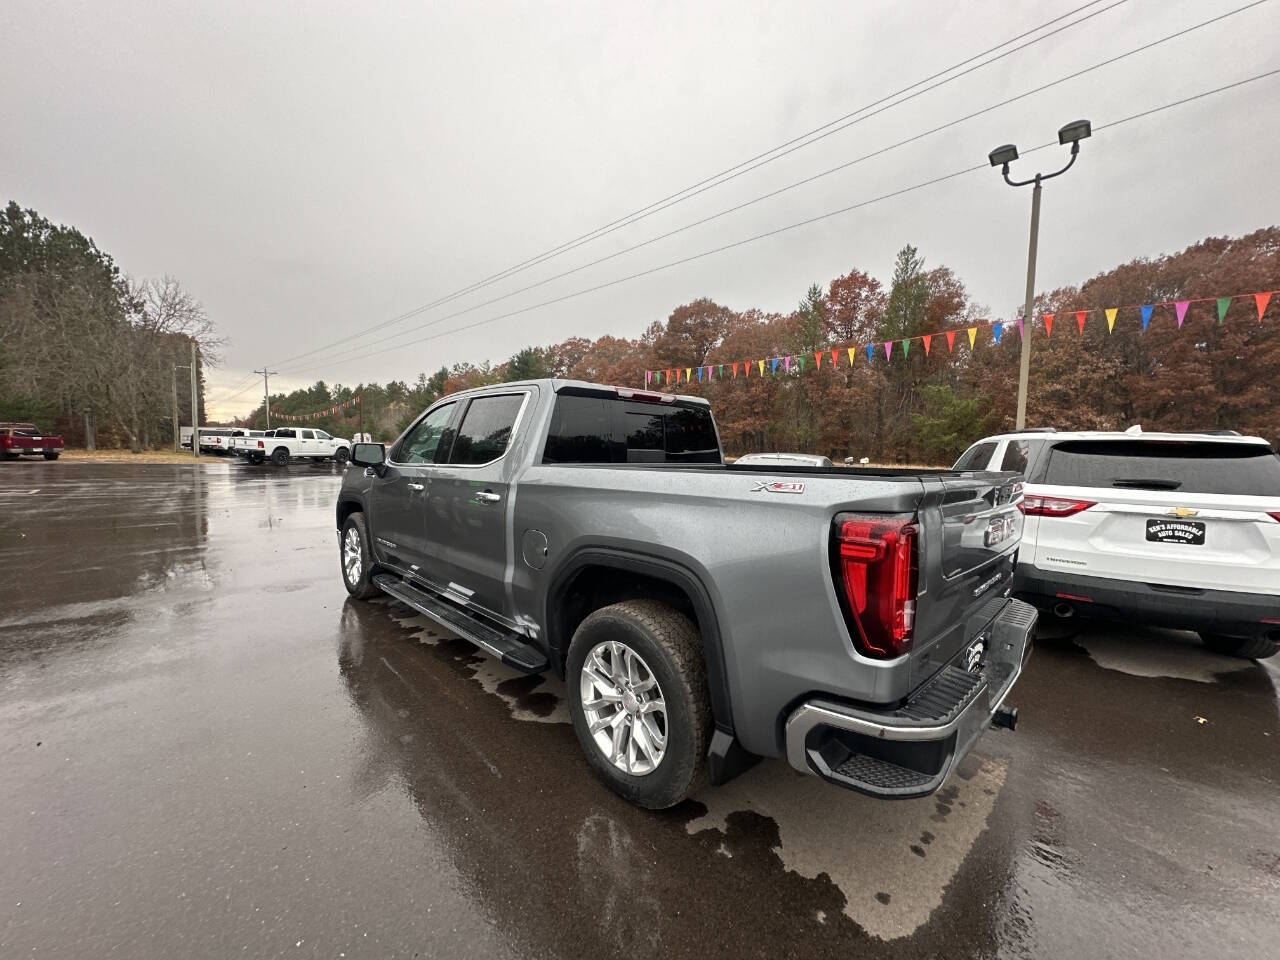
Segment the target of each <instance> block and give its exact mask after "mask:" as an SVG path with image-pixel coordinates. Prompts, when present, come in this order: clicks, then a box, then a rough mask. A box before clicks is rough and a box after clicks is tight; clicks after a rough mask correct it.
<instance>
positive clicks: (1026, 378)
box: [1014, 154, 1075, 430]
mask: <svg viewBox="0 0 1280 960" xmlns="http://www.w3.org/2000/svg"><path fill="white" fill-rule="evenodd" d="M1072 159H1073V160H1074V159H1075V155H1074V154H1072ZM1039 239H1040V174H1038V173H1037V174H1036V185H1035V187H1034V188H1032V190H1031V245H1030V247H1028V249H1027V296H1026V300H1025V302H1024V304H1023V307H1022V329H1023V330H1024V331H1025V332H1024V333H1023V335H1022V337H1021V340H1022V342H1021V343H1020V344H1018V348H1019V350H1020V351H1021V354H1020V355H1019V357H1018V418H1017V420H1016V421H1014V429H1015V430H1021V429H1022V428H1023V427H1025V426H1026V425H1027V386H1028V385H1029V383H1030V381H1031V310H1032V308H1033V307H1034V306H1035V300H1036V244H1037V242H1038V241H1039Z"/></svg>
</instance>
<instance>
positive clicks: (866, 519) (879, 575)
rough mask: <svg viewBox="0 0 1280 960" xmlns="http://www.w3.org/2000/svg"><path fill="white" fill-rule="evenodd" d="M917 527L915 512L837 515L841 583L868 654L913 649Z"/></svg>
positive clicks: (856, 637)
mask: <svg viewBox="0 0 1280 960" xmlns="http://www.w3.org/2000/svg"><path fill="white" fill-rule="evenodd" d="M916 532H917V531H916V526H915V517H914V516H913V515H911V514H873V515H862V514H852V513H842V514H840V515H839V516H837V517H836V519H835V535H836V543H835V546H836V557H835V562H836V565H837V573H838V585H839V586H842V587H843V588H844V602H845V606H846V608H847V614H848V618H849V620H850V626H851V627H852V629H851V631H850V632H851V633H852V634H853V641H854V645H855V646H856V647H857V648H858V652H859V653H862V654H864V655H865V656H868V657H875V658H876V659H880V660H889V659H892V658H894V657H900V656H902V655H903V654H904V653H906V652H907V651H908V650H910V649H911V630H912V627H913V626H914V625H915V615H916V584H917V564H916Z"/></svg>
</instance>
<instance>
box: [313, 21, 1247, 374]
mask: <svg viewBox="0 0 1280 960" xmlns="http://www.w3.org/2000/svg"><path fill="white" fill-rule="evenodd" d="M1264 2H1266V0H1254V2H1252V3H1249V4H1246V5H1244V6H1242V7H1238V8H1236V9H1235V10H1231V11H1228V12H1226V13H1223V14H1220V15H1219V16H1216V17H1211V18H1209V19H1207V20H1203V21H1201V22H1200V23H1197V24H1193V25H1192V26H1190V27H1185V28H1183V29H1181V30H1177V31H1174V32H1173V33H1170V34H1167V35H1165V36H1163V37H1160V38H1158V39H1155V40H1151V41H1148V42H1147V43H1144V44H1142V45H1140V46H1137V47H1134V48H1133V49H1131V50H1128V51H1125V52H1124V53H1121V54H1117V55H1116V56H1113V57H1108V58H1107V59H1105V60H1101V61H1099V62H1097V63H1095V64H1092V65H1091V66H1088V67H1084V68H1082V69H1080V70H1076V71H1073V72H1072V73H1069V74H1067V75H1066V76H1063V77H1059V78H1058V79H1056V80H1051V81H1049V82H1048V83H1044V84H1041V85H1040V86H1037V87H1033V88H1031V89H1030V90H1027V91H1025V92H1023V93H1020V94H1017V95H1015V96H1012V97H1008V98H1006V99H1004V100H1000V101H997V102H996V103H993V104H990V105H989V106H986V107H983V108H982V109H980V110H975V111H973V112H972V113H968V114H965V115H964V116H961V117H957V118H955V119H953V120H949V121H947V122H946V123H943V124H939V125H937V126H934V127H931V128H930V129H928V130H925V131H922V132H921V133H917V134H914V135H912V136H910V137H907V138H905V139H903V140H899V141H897V142H896V143H893V144H890V145H888V146H886V147H881V148H879V149H877V150H873V151H871V152H870V153H865V154H863V155H861V156H859V157H855V158H854V159H852V160H848V161H845V162H844V163H841V164H838V165H836V166H834V167H831V168H829V169H827V170H824V171H822V172H821V173H816V174H813V175H812V176H809V177H805V178H803V179H801V180H797V181H795V182H793V183H790V184H787V185H786V186H783V187H779V188H778V189H776V190H772V191H770V192H768V193H765V194H762V195H760V196H757V197H754V198H752V199H750V200H746V201H743V202H742V203H739V204H736V205H734V206H731V207H728V208H727V209H724V210H721V211H719V212H718V213H713V214H711V215H710V216H707V217H703V218H701V219H699V220H695V221H693V222H692V223H687V224H684V225H683V226H680V227H676V228H674V229H672V230H669V231H667V232H666V233H662V234H659V235H657V236H654V237H650V238H649V239H647V240H643V241H641V242H640V243H637V244H633V245H632V246H629V247H624V248H623V249H621V250H615V251H613V252H612V253H608V254H605V255H604V256H602V257H598V258H596V259H595V260H591V261H588V262H587V263H584V264H581V265H579V266H576V267H572V268H570V269H568V270H564V271H561V272H560V273H557V274H553V275H551V276H549V277H546V278H544V279H542V280H538V281H535V282H534V283H531V284H527V285H526V286H523V287H520V288H518V289H515V290H512V291H509V292H507V293H504V294H501V295H500V296H497V297H492V298H490V299H488V300H483V301H481V302H479V303H476V304H472V305H471V306H469V307H465V308H463V309H461V310H455V311H454V312H452V313H448V314H445V315H444V316H442V317H436V318H434V319H432V320H428V321H426V322H425V323H421V324H418V325H417V326H415V327H411V328H410V329H408V330H400V331H398V332H396V333H392V334H389V335H387V336H385V337H380V338H378V339H377V340H373V341H370V342H367V343H364V344H362V345H361V347H360V348H359V349H362V350H367V349H368V348H370V347H373V346H376V345H377V344H380V343H387V342H389V341H392V340H395V339H396V338H397V337H403V336H405V335H407V334H410V333H413V332H415V331H417V330H423V329H426V328H427V327H431V326H435V325H437V324H440V323H444V322H445V321H448V320H453V319H456V318H457V317H460V316H464V315H466V314H468V313H471V312H472V311H475V310H479V309H481V308H483V307H488V306H492V305H493V304H495V303H500V302H501V301H503V300H509V299H510V298H512V297H515V296H519V295H520V294H522V293H527V292H529V291H530V290H534V289H536V288H538V287H542V286H545V285H546V284H548V283H552V282H554V281H556V280H561V279H564V278H565V277H568V276H571V275H573V274H575V273H580V272H581V271H583V270H586V269H589V268H591V267H594V266H598V265H599V264H602V263H605V262H607V261H609V260H614V259H617V258H618V257H621V256H625V255H626V254H628V253H633V252H634V251H636V250H640V249H642V248H644V247H647V246H650V245H652V244H654V243H658V242H660V241H662V240H666V239H669V238H670V237H673V236H676V235H677V234H680V233H683V232H685V231H686V230H691V229H693V228H695V227H699V226H702V225H704V224H707V223H710V222H711V221H713V220H718V219H719V218H721V217H724V216H727V215H728V214H731V213H736V212H737V211H739V210H743V209H745V208H747V207H750V206H753V205H754V204H757V203H760V202H762V201H764V200H769V199H772V198H774V197H776V196H779V195H780V194H783V193H786V192H787V191H789V190H794V189H796V188H797V187H801V186H805V185H807V184H810V183H813V182H814V181H816V180H820V179H822V178H823V177H827V176H830V175H831V174H833V173H838V172H839V171H841V170H845V169H848V168H849V167H852V166H854V165H856V164H858V163H862V162H864V161H866V160H869V159H872V158H874V157H878V156H881V155H883V154H885V153H888V152H889V151H891V150H895V149H897V148H899V147H902V146H905V145H907V144H911V143H914V142H916V141H917V140H921V139H923V138H924V137H927V136H930V135H932V134H935V133H939V132H941V131H943V130H947V129H950V128H951V127H955V126H957V125H959V124H961V123H965V122H967V121H969V120H972V119H974V118H976V117H980V116H982V115H984V114H987V113H990V112H992V111H993V110H997V109H999V108H1000V107H1004V106H1008V105H1009V104H1011V103H1016V102H1018V101H1020V100H1024V99H1026V98H1027V97H1030V96H1034V95H1035V94H1037V93H1042V92H1044V91H1045V90H1048V89H1050V88H1052V87H1056V86H1059V85H1061V84H1063V83H1067V82H1069V81H1071V80H1075V79H1078V78H1079V77H1082V76H1085V75H1086V74H1089V73H1092V72H1093V71H1095V70H1100V69H1102V68H1104V67H1108V66H1111V65H1113V64H1116V63H1118V62H1120V61H1122V60H1126V59H1128V58H1129V57H1133V56H1136V55H1138V54H1140V53H1145V52H1146V51H1148V50H1151V49H1153V48H1154V47H1158V46H1160V45H1161V44H1164V43H1168V42H1169V41H1171V40H1176V39H1178V38H1179V37H1183V36H1186V35H1187V34H1189V33H1192V32H1194V31H1196V30H1199V29H1202V28H1203V27H1206V26H1209V25H1211V24H1213V23H1216V22H1218V21H1219V20H1222V19H1224V18H1226V17H1229V16H1233V15H1234V14H1237V13H1241V12H1243V11H1244V10H1248V9H1249V8H1250V7H1254V6H1257V5H1258V4H1260V3H1264ZM370 332H372V331H370ZM324 349H327V348H323V347H321V348H317V349H316V350H313V351H311V353H318V352H321V351H322V350H324ZM300 356H307V354H302V355H300ZM310 369H314V367H312V368H310Z"/></svg>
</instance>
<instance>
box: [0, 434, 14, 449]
mask: <svg viewBox="0 0 1280 960" xmlns="http://www.w3.org/2000/svg"><path fill="white" fill-rule="evenodd" d="M12 446H13V437H8V436H5V437H0V447H6V448H7V447H12Z"/></svg>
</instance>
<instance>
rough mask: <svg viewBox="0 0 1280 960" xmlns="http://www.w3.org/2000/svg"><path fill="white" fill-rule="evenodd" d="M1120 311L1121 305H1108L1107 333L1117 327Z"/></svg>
mask: <svg viewBox="0 0 1280 960" xmlns="http://www.w3.org/2000/svg"><path fill="white" fill-rule="evenodd" d="M1119 312H1120V308H1119V307H1107V309H1106V311H1105V313H1106V314H1107V333H1111V332H1112V331H1113V330H1115V328H1116V314H1117V313H1119Z"/></svg>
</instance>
